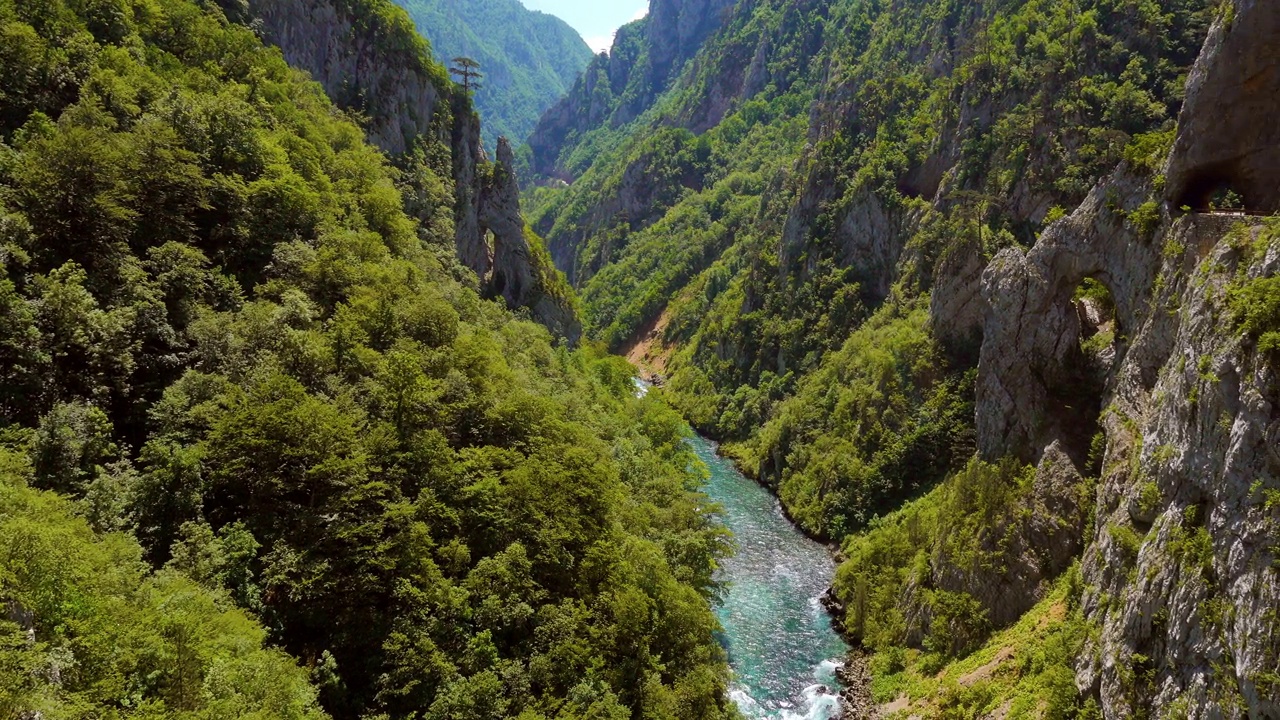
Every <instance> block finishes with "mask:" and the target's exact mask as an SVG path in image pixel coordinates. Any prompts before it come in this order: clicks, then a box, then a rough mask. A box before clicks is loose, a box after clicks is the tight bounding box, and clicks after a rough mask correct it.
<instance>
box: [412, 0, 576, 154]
mask: <svg viewBox="0 0 1280 720" xmlns="http://www.w3.org/2000/svg"><path fill="white" fill-rule="evenodd" d="M397 4H398V5H400V7H403V8H404V9H405V10H407V11H408V13H409V17H410V18H412V19H413V22H414V24H415V25H416V26H417V27H418V32H420V33H421V34H422V36H423V37H425V38H426V39H427V40H428V41H429V42H430V43H431V49H432V52H433V53H434V54H435V57H436V58H437V59H438V60H439V61H440V62H441V63H443V64H446V65H447V64H449V62H450V61H451V60H452V59H453V58H455V57H458V56H464V57H469V58H472V59H474V60H476V61H478V62H479V63H480V68H481V71H482V72H483V73H484V80H483V89H481V90H480V91H479V92H477V93H476V108H477V109H478V110H479V111H480V117H481V119H482V120H483V121H484V139H485V145H486V146H487V147H489V148H494V147H496V146H497V145H496V144H497V139H498V138H499V137H507V138H510V139H511V140H513V141H522V140H523V139H524V138H525V137H527V136H528V135H529V133H530V132H531V131H532V130H533V127H534V125H535V124H536V123H537V122H538V118H539V117H541V115H542V113H543V112H544V111H545V110H546V109H547V108H549V107H550V106H551V105H552V104H554V103H555V102H556V101H557V100H559V99H560V98H561V97H563V96H564V94H565V93H566V92H567V91H568V90H569V88H571V87H573V84H574V83H575V82H576V81H577V80H578V76H579V75H581V74H582V71H583V70H585V69H586V67H587V65H588V64H590V63H591V62H592V57H593V53H592V52H591V48H589V47H587V43H586V42H585V41H584V40H583V39H582V37H581V36H579V35H578V33H577V32H576V31H575V30H574V29H573V28H571V27H569V25H568V23H566V22H565V21H563V20H561V19H560V18H558V17H556V16H554V15H548V14H546V13H542V12H538V11H536V10H530V9H528V8H526V7H525V6H524V5H522V4H521V3H520V1H519V0H397Z"/></svg>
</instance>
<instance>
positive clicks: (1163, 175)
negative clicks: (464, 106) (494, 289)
mask: <svg viewBox="0 0 1280 720" xmlns="http://www.w3.org/2000/svg"><path fill="white" fill-rule="evenodd" d="M996 5H998V6H999V7H996ZM724 17H725V19H724V21H723V23H722V25H721V26H720V27H719V28H718V29H716V30H714V31H712V32H711V33H710V34H709V35H708V36H707V37H706V38H705V39H703V40H702V41H701V47H700V48H699V49H698V51H697V52H696V53H694V54H692V55H691V57H690V58H689V59H688V60H687V61H686V62H685V64H684V66H683V70H682V71H681V72H680V73H679V74H678V76H677V77H676V78H675V79H674V81H672V82H671V83H670V86H669V88H668V89H667V91H666V92H665V93H663V94H661V95H660V96H659V97H658V98H657V99H656V100H655V101H653V102H650V103H649V104H647V105H645V106H644V107H643V109H642V110H641V112H638V113H636V112H625V113H621V114H618V113H619V111H618V108H619V107H620V105H619V104H618V103H617V102H616V100H614V99H612V98H613V96H612V95H610V93H617V87H619V86H616V85H607V83H609V82H610V81H611V80H612V78H611V77H610V75H609V71H608V67H607V66H608V64H609V63H617V64H619V67H621V66H622V65H621V64H622V63H624V62H627V58H634V57H640V55H641V54H642V53H643V52H649V51H651V47H650V46H649V45H646V44H645V42H642V40H643V36H642V31H643V26H634V27H633V28H631V29H630V33H631V34H630V35H627V34H625V33H624V34H623V35H620V37H619V43H618V45H617V46H616V47H615V52H614V53H613V54H612V55H611V56H610V57H609V58H601V59H599V60H598V62H597V63H596V65H595V66H593V67H594V68H596V70H598V73H597V74H596V75H595V76H592V75H590V74H588V76H587V77H586V78H584V81H583V83H584V84H583V87H581V88H580V89H579V90H578V91H577V92H576V94H575V96H571V99H573V98H576V100H574V102H572V103H571V102H569V101H566V102H565V103H562V105H561V106H560V107H559V108H557V109H553V110H552V111H551V112H550V113H549V114H548V115H547V116H546V117H544V122H543V127H542V128H541V129H540V132H542V134H540V135H539V134H535V136H534V138H533V140H532V141H531V144H532V145H534V154H535V158H540V159H538V160H536V161H535V163H534V171H535V172H537V173H542V174H544V175H545V176H546V178H547V179H555V180H559V181H561V182H559V183H557V182H547V183H546V186H545V187H542V188H539V189H538V190H537V191H536V192H534V193H531V199H532V202H533V206H534V208H535V209H534V210H533V211H532V213H531V217H533V219H534V222H535V226H536V227H537V228H539V230H540V231H543V232H544V233H545V234H546V235H547V237H548V241H549V244H550V247H551V248H552V251H553V255H554V256H555V258H556V261H557V263H558V264H559V265H560V266H561V267H562V268H563V269H564V270H565V271H566V272H567V273H568V274H569V276H570V277H571V279H572V280H573V282H574V283H575V285H577V286H578V287H579V288H580V290H581V292H582V295H583V298H584V306H585V308H586V313H585V314H586V321H587V323H588V325H589V327H590V328H591V329H592V331H593V332H595V333H597V334H599V335H600V336H601V337H602V338H603V339H605V340H606V341H608V342H610V343H611V344H613V345H614V347H616V348H621V349H626V348H628V347H630V344H631V343H634V342H635V341H636V340H637V339H638V338H645V339H647V340H653V341H654V343H655V344H656V345H658V346H661V347H662V348H664V353H666V355H665V356H664V358H663V361H664V367H665V373H666V375H667V383H666V387H665V388H664V391H663V392H664V394H665V395H666V396H667V397H668V398H670V399H672V401H673V402H674V403H675V404H676V405H677V406H678V407H679V408H680V409H681V410H682V411H683V412H684V414H685V415H686V417H688V418H689V419H690V421H691V422H693V423H694V425H695V426H696V427H698V428H699V429H700V430H702V431H704V432H705V433H707V434H709V435H712V436H713V437H715V438H717V439H720V440H722V441H723V442H724V444H723V446H722V447H723V449H724V451H725V452H726V453H728V454H730V455H732V456H733V457H734V458H735V459H736V460H737V461H738V462H739V463H740V464H741V466H742V467H743V468H744V470H745V471H746V472H747V473H748V474H752V475H754V476H755V477H756V478H757V479H759V480H761V481H763V482H765V483H767V484H769V485H770V486H772V487H774V488H775V489H776V490H777V491H778V493H779V495H780V497H781V499H782V502H783V503H784V505H785V506H786V508H787V510H788V511H789V513H790V515H791V516H792V517H793V518H795V519H796V521H797V522H798V523H799V524H800V525H801V526H802V527H803V528H804V529H805V530H806V531H808V532H810V533H812V534H814V535H817V536H820V537H824V538H829V539H832V540H836V541H843V547H844V551H845V553H846V554H847V555H848V556H849V560H848V562H847V563H845V565H844V566H842V568H841V573H840V575H839V576H838V577H837V581H836V587H835V595H836V599H837V600H838V602H839V603H840V604H841V606H842V608H843V612H844V619H845V624H846V629H848V630H849V631H850V633H851V635H852V636H853V637H854V639H856V640H858V641H859V642H861V643H862V644H863V645H864V646H865V647H866V648H868V649H869V650H872V651H874V652H876V653H877V654H876V655H875V658H874V659H873V661H872V662H871V667H872V669H873V672H879V673H880V674H881V675H882V677H881V678H880V686H882V687H887V688H893V687H895V686H894V683H896V682H903V683H904V686H905V681H901V680H899V678H901V677H908V676H910V677H914V678H916V679H917V680H916V681H917V682H919V683H923V684H928V683H935V684H936V685H938V687H939V689H938V691H937V695H936V696H929V697H928V699H926V700H923V701H920V700H918V699H917V701H915V702H914V703H908V706H909V707H910V709H909V710H908V714H912V713H914V714H918V715H920V716H922V717H927V716H933V715H937V714H942V713H943V711H944V708H946V709H952V708H956V707H960V706H963V707H965V708H967V709H968V710H969V711H971V712H970V715H969V716H973V717H1004V716H1005V715H1006V714H1007V713H1008V712H1009V711H1010V708H1011V707H1018V706H1017V705H1016V703H1017V702H1026V703H1029V705H1027V706H1026V707H1035V706H1036V703H1046V704H1049V703H1058V705H1056V706H1055V705H1052V704H1049V705H1048V706H1049V707H1055V708H1057V707H1062V708H1068V707H1074V708H1075V710H1076V711H1078V712H1080V713H1086V714H1087V712H1088V708H1089V707H1095V708H1097V709H1098V710H1100V711H1101V712H1102V713H1103V714H1104V715H1105V716H1106V717H1109V718H1120V717H1142V716H1150V717H1163V716H1173V717H1195V718H1201V717H1251V718H1261V717H1272V716H1275V715H1277V713H1280V706H1277V702H1280V683H1278V682H1277V677H1276V673H1275V670H1274V668H1275V666H1276V662H1277V658H1280V622H1278V612H1277V608H1278V607H1280V597H1278V596H1277V587H1278V586H1277V569H1276V567H1277V566H1276V557H1277V548H1280V519H1278V517H1277V512H1278V511H1280V466H1278V465H1277V461H1278V460H1280V455H1278V454H1277V452H1276V450H1275V448H1276V447H1277V446H1280V425H1277V419H1278V418H1280V414H1278V412H1277V410H1276V408H1277V407H1278V405H1277V403H1280V387H1278V385H1277V377H1276V360H1277V358H1276V356H1275V353H1274V348H1273V346H1274V340H1267V339H1265V338H1267V337H1273V336H1268V335H1267V333H1269V332H1270V333H1275V332H1277V331H1280V317H1276V315H1277V311H1276V310H1275V309H1274V308H1275V307H1276V302H1277V300H1276V299H1275V298H1276V295H1277V292H1278V291H1280V286H1276V285H1274V284H1273V283H1274V276H1275V275H1276V273H1277V269H1278V264H1280V244H1278V241H1277V239H1276V238H1277V235H1278V234H1280V229H1278V228H1276V226H1275V225H1274V221H1271V220H1265V219H1263V218H1262V217H1260V216H1264V215H1266V214H1268V213H1272V212H1274V211H1275V210H1276V209H1277V207H1276V202H1277V201H1276V197H1277V196H1276V192H1277V191H1276V188H1277V187H1280V174H1277V171H1276V170H1275V167H1277V163H1276V162H1275V154H1276V153H1277V152H1280V138H1277V137H1276V135H1275V130H1274V123H1272V122H1270V119H1271V118H1273V117H1275V116H1276V115H1277V112H1276V111H1277V110H1278V109H1280V108H1276V107H1275V105H1276V99H1275V98H1276V97H1277V90H1278V89H1280V84H1278V83H1277V75H1278V73H1277V72H1276V67H1277V63H1276V62H1275V60H1274V58H1273V57H1272V56H1273V55H1274V53H1273V52H1272V49H1273V48H1274V47H1276V45H1277V43H1280V37H1277V23H1278V22H1280V10H1278V9H1277V8H1276V7H1275V6H1274V4H1268V3H1262V2H1255V1H1253V0H1237V1H1236V2H1231V3H1222V4H1213V3H1206V2H1197V1H1186V2H1183V1H1174V0H1170V1H1169V2H1163V3H1160V4H1159V7H1158V8H1157V7H1155V6H1154V5H1152V6H1148V7H1147V8H1146V9H1142V8H1139V7H1138V6H1137V5H1136V4H1133V3H1117V2H1108V1H1106V0H1089V1H1087V2H1050V3H1016V2H1015V3H1002V4H991V3H981V2H972V3H966V2H961V3H948V2H931V1H930V0H910V1H908V2H901V3H887V4H880V5H875V4H869V3H857V2H841V1H839V0H832V1H830V2H805V3H786V2H768V1H767V0H744V2H741V3H739V4H738V5H737V6H736V7H735V8H734V10H733V11H732V12H730V13H728V14H727V15H725V16H724ZM628 53H631V54H630V55H629V54H628ZM625 76H626V74H625V73H621V74H620V75H619V77H622V78H624V79H625ZM592 83H594V85H593V84H592ZM1184 87H1185V88H1186V90H1185V102H1184V93H1183V90H1182V88H1184ZM593 101H594V104H593ZM1241 205H1242V206H1243V212H1240V209H1241V208H1240V206H1241ZM1230 208H1235V209H1236V210H1235V211H1232V210H1230ZM1268 313H1271V314H1268ZM1268 322H1270V323H1273V324H1274V325H1275V326H1276V327H1271V326H1268V325H1267V323H1268ZM1046 602H1055V603H1058V605H1056V606H1055V607H1056V609H1055V610H1054V612H1055V613H1060V614H1059V615H1058V616H1057V617H1058V620H1056V621H1053V622H1049V621H1047V620H1046V621H1045V623H1047V624H1048V625H1050V626H1053V627H1062V628H1064V630H1063V632H1064V633H1066V634H1071V633H1074V635H1071V637H1073V638H1074V639H1073V640H1071V642H1072V643H1076V642H1078V643H1079V644H1078V646H1077V645H1071V647H1072V648H1073V649H1072V650H1070V651H1065V652H1063V653H1062V654H1061V655H1060V656H1059V658H1058V660H1057V661H1056V662H1058V663H1059V664H1058V665H1057V666H1056V669H1054V673H1057V677H1058V680H1061V679H1062V678H1063V677H1068V678H1070V680H1069V681H1068V684H1069V685H1070V686H1071V688H1070V689H1069V691H1064V692H1065V694H1062V695H1052V697H1050V696H1047V695H1045V694H1043V693H1044V692H1046V691H1045V689H1044V687H1045V686H1040V685H1035V683H1036V682H1041V681H1040V680H1035V681H1034V682H1032V680H1030V679H1028V680H1027V685H1026V687H1023V686H1021V685H1019V686H1018V687H1019V688H1021V689H1019V690H1018V692H1023V691H1025V692H1027V693H1030V694H1029V695H1028V696H1027V697H1026V698H1015V697H1013V695H1011V694H1009V695H1001V694H1000V693H1002V692H1009V691H1010V687H1011V685H1009V684H1008V683H1018V682H1022V680H1008V678H1009V677H1014V678H1020V677H1023V676H1025V677H1026V678H1031V677H1032V676H1033V675H1034V674H1035V673H1036V672H1040V670H1035V669H1034V668H1035V667H1038V666H1037V663H1040V664H1044V663H1046V662H1047V661H1046V660H1044V659H1043V657H1042V656H1043V648H1041V647H1039V646H1037V647H1029V646H1026V647H1024V646H1019V645H1017V644H1016V643H1013V644H1008V645H1005V646H1003V647H1000V648H999V650H1000V653H1001V654H1000V655H999V657H1001V658H1003V660H991V658H992V657H995V656H997V651H996V650H995V649H993V650H992V651H991V653H990V655H985V656H982V657H984V658H986V659H984V660H981V661H978V660H973V661H972V662H973V663H974V664H971V665H965V664H964V663H965V662H967V661H966V660H965V658H975V657H978V656H979V655H977V654H974V653H977V651H978V650H979V649H980V648H982V647H983V643H985V642H987V641H988V640H990V641H991V642H993V643H996V642H1010V641H1002V640H1000V639H999V638H1003V637H1005V636H1004V635H1001V633H1003V632H1006V631H1007V632H1009V633H1013V632H1014V631H1015V630H1014V629H1015V626H1017V625H1018V623H1019V622H1020V620H1019V619H1020V618H1028V617H1032V615H1030V613H1033V612H1041V611H1042V610H1043V608H1042V604H1043V603H1046ZM1037 608H1041V610H1037ZM1045 617H1047V616H1045ZM1064 618H1065V619H1064ZM1055 622H1056V623H1059V624H1058V625H1054V623H1055ZM1045 623H1041V624H1045ZM1066 628H1069V629H1066ZM1020 642H1025V638H1022V639H1021V640H1020ZM912 653H917V654H915V655H913V654H912ZM904 658H905V659H906V660H905V662H904V660H903V659H904ZM1011 658H1013V659H1011ZM1032 658H1034V659H1032ZM988 662H990V663H993V664H992V665H990V667H987V663H988ZM952 667H965V668H968V670H966V671H964V672H963V673H961V672H960V671H957V677H964V678H967V679H965V680H964V682H963V683H961V686H962V689H963V688H970V689H972V690H973V692H971V693H968V694H966V693H965V692H962V691H961V690H956V689H955V688H952V689H950V690H948V689H945V688H942V687H941V685H942V682H941V681H940V680H938V678H941V677H943V676H945V675H946V673H947V672H949V671H948V670H947V668H952ZM974 667H987V670H986V671H984V672H983V673H979V672H978V671H976V670H973V668H974ZM995 667H1003V668H1005V669H1004V670H1000V671H999V672H998V673H996V675H997V676H998V677H996V678H991V677H987V675H989V674H991V673H992V670H991V668H995ZM940 669H941V674H939V673H940ZM912 673H917V674H915V675H913V674H912ZM1046 677H1047V675H1046ZM1044 682H1048V681H1044ZM1055 682H1057V681H1055ZM1000 683H1006V684H1005V685H1000ZM987 685H991V686H993V687H994V686H999V687H1000V688H1001V689H999V690H989V692H990V693H991V694H990V695H989V696H983V695H981V693H979V692H978V688H979V687H985V686H987ZM1033 685H1035V687H1034V688H1032V686H1033ZM970 686H972V687H970ZM920 687H922V685H915V686H911V688H912V689H911V695H912V697H916V698H918V697H919V696H920V695H921V694H922V692H923V691H921V690H920ZM1028 688H1032V689H1028ZM884 692H892V690H884ZM1055 692H1056V691H1055ZM1035 693H1041V694H1040V695H1036V694H1035ZM924 694H926V695H927V693H924ZM982 697H986V698H987V700H981V698H982ZM893 699H894V696H893V695H890V696H889V697H888V698H881V700H882V701H883V702H886V703H887V701H888V700H893ZM988 701H989V704H987V705H983V704H982V703H983V702H988ZM964 703H973V704H972V705H964ZM899 707H901V706H899ZM1002 707H1003V710H1001V708H1002Z"/></svg>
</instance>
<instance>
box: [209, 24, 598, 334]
mask: <svg viewBox="0 0 1280 720" xmlns="http://www.w3.org/2000/svg"><path fill="white" fill-rule="evenodd" d="M218 3H219V4H220V5H221V6H222V8H223V10H224V11H225V12H226V13H227V15H228V17H230V18H233V19H237V20H239V21H242V22H246V23H251V24H252V25H253V26H254V27H255V28H256V29H257V30H258V31H259V32H260V33H261V35H262V37H263V39H264V40H265V41H266V42H268V43H270V44H274V45H276V46H278V47H279V48H280V49H281V50H282V51H283V53H284V56H285V59H286V60H287V61H288V62H289V63H290V64H291V65H293V66H294V67H297V68H300V69H302V70H305V71H307V72H309V73H311V75H312V77H314V78H315V79H316V80H318V81H319V82H320V83H321V85H323V86H324V88H325V91H326V92H327V93H328V94H329V95H330V96H331V97H332V98H333V99H334V101H335V102H336V103H337V104H338V105H339V106H340V107H343V108H346V109H348V110H350V111H353V112H356V113H358V114H359V115H360V116H361V117H362V118H363V119H364V126H365V128H366V131H367V132H368V137H369V139H370V141H371V142H373V143H374V144H376V145H377V146H378V147H381V148H382V149H383V150H385V151H387V152H388V153H390V154H392V156H393V157H396V158H398V161H397V162H398V164H401V165H407V166H409V168H410V172H413V170H412V167H413V166H414V165H415V164H421V163H422V162H430V163H435V167H437V169H439V163H440V162H441V161H442V158H440V157H438V156H436V153H441V152H442V153H444V154H445V155H446V156H447V157H451V158H452V165H453V169H452V177H451V178H449V180H450V182H449V183H448V187H447V188H444V189H445V190H447V191H448V192H451V193H453V194H454V195H456V197H457V202H456V203H453V204H452V207H449V206H442V205H441V204H440V203H439V202H438V201H436V200H433V199H432V198H431V197H429V196H420V197H419V198H417V200H416V201H414V202H412V203H411V204H412V208H411V211H412V212H414V213H415V214H416V215H418V219H419V220H420V221H421V222H422V223H423V224H424V225H431V224H436V223H439V222H441V221H442V218H440V217H438V215H439V214H440V213H441V211H446V212H447V211H449V210H451V211H452V214H453V216H454V217H453V226H454V229H455V234H454V243H455V246H456V254H457V256H458V257H459V258H461V260H462V262H463V264H464V265H465V266H466V267H467V268H468V269H470V270H471V271H472V272H473V273H475V275H476V278H477V281H478V287H479V289H480V291H481V293H482V294H483V295H485V296H486V297H498V296H501V297H503V298H504V299H505V300H506V301H507V305H508V307H510V308H512V309H515V308H520V307H524V308H529V309H531V310H532V312H533V315H534V318H535V319H536V320H538V321H539V322H541V323H543V324H544V325H546V326H547V327H549V328H550V329H551V330H552V332H554V333H556V334H557V335H559V336H561V337H565V338H567V339H568V340H569V341H570V342H575V341H576V340H577V338H578V334H579V332H580V326H579V321H578V317H577V312H576V309H575V307H574V298H573V294H572V292H570V291H569V290H568V288H567V287H565V285H564V282H563V280H562V279H561V278H560V276H559V273H557V272H556V270H555V268H554V267H553V266H552V264H551V262H550V261H549V259H548V258H547V257H546V253H545V251H544V250H543V249H542V240H541V238H539V237H538V236H537V235H536V234H534V233H533V232H531V231H529V230H528V229H527V228H526V227H525V225H524V219H523V217H522V216H521V214H520V203H519V197H518V187H517V186H516V185H515V183H514V182H513V181H512V180H511V178H513V177H514V169H513V168H511V167H510V166H509V164H510V161H511V159H512V158H510V157H509V156H504V155H503V154H502V153H499V157H498V160H499V162H498V163H497V164H496V165H495V164H492V163H490V162H489V160H488V158H487V157H486V154H485V152H484V149H483V148H482V147H481V145H480V134H481V130H480V120H479V118H478V117H477V116H476V114H475V112H474V110H473V108H472V106H471V100H470V98H468V97H465V96H464V94H463V93H462V92H461V91H460V90H458V89H457V88H456V87H455V86H454V85H453V83H452V82H450V80H449V79H448V74H447V72H446V71H445V69H444V68H443V67H442V66H440V65H438V64H436V63H434V62H433V61H432V60H431V58H430V57H429V56H428V55H427V47H428V46H427V45H426V43H425V42H423V40H422V38H421V37H420V36H419V35H418V34H417V33H415V32H414V30H413V27H412V24H411V23H410V22H409V20H408V18H407V17H406V16H405V15H404V13H403V12H402V11H400V10H398V9H396V8H395V7H394V6H391V5H388V4H386V3H382V2H380V1H378V0H332V1H328V0H325V1H321V2H295V0H218ZM504 161H505V162H507V163H508V165H507V166H504V165H503V162H504ZM446 162H447V161H446ZM504 167H505V169H504ZM432 192H436V191H435V190H433V191H432ZM429 194H430V193H428V195H429ZM491 237H492V240H491V239H490V238H491ZM451 254H452V253H451Z"/></svg>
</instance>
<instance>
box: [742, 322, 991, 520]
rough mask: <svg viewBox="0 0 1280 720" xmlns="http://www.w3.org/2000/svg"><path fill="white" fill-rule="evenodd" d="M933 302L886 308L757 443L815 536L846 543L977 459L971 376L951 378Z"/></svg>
mask: <svg viewBox="0 0 1280 720" xmlns="http://www.w3.org/2000/svg"><path fill="white" fill-rule="evenodd" d="M945 366H946V361H945V360H944V359H943V356H942V352H941V350H940V349H939V348H938V347H937V344H936V343H935V341H934V340H933V338H932V337H931V336H930V333H929V328H928V311H927V308H926V307H925V306H924V305H923V304H914V305H909V306H897V305H892V304H890V305H886V306H884V307H883V308H882V309H881V310H880V311H879V312H878V313H876V315H875V316H873V317H872V318H871V319H870V320H868V321H867V322H866V323H865V324H864V325H863V326H862V327H861V328H859V329H858V330H857V331H856V332H854V333H853V334H852V335H851V336H849V339H848V340H847V341H845V343H844V346H843V347H842V348H841V349H840V350H838V351H837V352H834V353H832V354H831V355H828V356H827V357H826V358H825V359H824V361H823V363H822V365H821V366H820V367H819V368H818V369H817V370H815V371H814V372H813V373H811V374H809V375H808V376H806V377H805V378H804V380H802V381H801V382H800V384H799V387H798V388H797V389H796V392H795V395H794V396H793V397H790V398H788V399H787V400H785V401H783V402H781V403H780V404H779V405H778V406H777V408H776V409H775V411H774V412H773V413H772V417H771V418H770V419H769V421H768V422H767V423H766V424H765V425H764V427H762V428H761V429H760V431H759V432H758V433H757V434H756V435H755V436H754V437H753V438H752V440H751V441H750V442H749V443H748V444H747V448H748V449H747V450H745V451H744V454H745V455H746V456H747V457H748V458H749V460H748V461H747V463H746V464H747V467H749V468H754V469H756V471H757V472H758V474H760V475H761V476H762V477H765V478H768V479H770V480H772V481H775V482H776V483H777V487H778V492H779V495H780V496H781V498H782V500H783V502H785V503H787V507H788V508H789V510H790V512H791V514H792V516H793V517H794V518H795V519H796V522H798V523H799V524H800V526H801V527H802V528H804V529H806V530H808V531H809V532H812V533H816V534H821V535H824V536H827V537H833V538H842V537H844V536H845V535H846V534H848V533H849V532H853V531H855V530H857V529H859V528H861V527H863V526H865V525H866V523H867V522H869V521H870V520H871V518H873V517H875V516H876V515H880V514H883V513H887V512H888V511H889V510H891V509H893V508H894V507H896V506H897V504H898V503H899V502H900V499H901V498H902V497H904V496H909V495H911V494H913V493H915V492H917V491H919V490H921V489H924V488H927V487H928V486H930V485H931V484H932V483H935V482H937V481H938V480H941V479H942V478H943V477H944V476H945V475H946V474H947V473H948V471H949V470H951V469H952V466H953V465H956V466H958V465H959V464H961V463H963V462H964V461H965V460H966V459H967V458H968V456H969V455H970V454H971V453H972V439H971V431H970V430H969V427H970V423H971V422H972V415H973V405H972V401H971V394H972V382H973V377H972V375H971V374H968V375H959V376H955V377H950V378H949V377H947V375H946V370H945Z"/></svg>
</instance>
